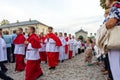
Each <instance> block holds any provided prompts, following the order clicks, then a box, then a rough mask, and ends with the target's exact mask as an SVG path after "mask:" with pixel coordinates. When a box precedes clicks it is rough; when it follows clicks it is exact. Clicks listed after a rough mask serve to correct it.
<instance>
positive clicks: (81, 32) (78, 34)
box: [75, 29, 88, 41]
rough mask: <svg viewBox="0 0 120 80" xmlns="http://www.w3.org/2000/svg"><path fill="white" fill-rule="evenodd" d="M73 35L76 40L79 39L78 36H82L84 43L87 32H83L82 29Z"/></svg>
mask: <svg viewBox="0 0 120 80" xmlns="http://www.w3.org/2000/svg"><path fill="white" fill-rule="evenodd" d="M75 35H76V38H79V37H80V36H82V37H83V39H84V40H85V41H86V40H87V38H88V32H86V31H84V30H83V29H80V30H79V31H77V32H76V33H75Z"/></svg>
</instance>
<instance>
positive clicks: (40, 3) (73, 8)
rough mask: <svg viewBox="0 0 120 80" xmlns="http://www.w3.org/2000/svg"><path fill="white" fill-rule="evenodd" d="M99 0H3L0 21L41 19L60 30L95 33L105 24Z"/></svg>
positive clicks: (0, 6)
mask: <svg viewBox="0 0 120 80" xmlns="http://www.w3.org/2000/svg"><path fill="white" fill-rule="evenodd" d="M99 1H100V0H0V21H2V20H3V19H7V20H9V21H10V23H12V22H16V21H17V20H19V21H27V20H29V19H30V18H31V19H32V20H38V21H40V22H42V23H44V24H46V25H48V26H52V27H54V28H55V31H57V32H67V33H72V34H74V33H75V32H76V31H78V30H80V29H81V28H82V29H84V30H85V31H88V33H95V32H96V30H97V29H98V28H99V26H100V25H101V24H102V22H103V20H104V17H103V14H104V10H103V9H102V8H101V7H100V2H99Z"/></svg>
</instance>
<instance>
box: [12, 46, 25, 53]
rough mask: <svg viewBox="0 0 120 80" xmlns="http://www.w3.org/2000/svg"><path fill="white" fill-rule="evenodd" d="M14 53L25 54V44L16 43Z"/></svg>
mask: <svg viewBox="0 0 120 80" xmlns="http://www.w3.org/2000/svg"><path fill="white" fill-rule="evenodd" d="M14 54H21V55H25V45H24V44H15V49H14Z"/></svg>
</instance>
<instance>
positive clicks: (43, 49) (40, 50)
mask: <svg viewBox="0 0 120 80" xmlns="http://www.w3.org/2000/svg"><path fill="white" fill-rule="evenodd" d="M40 45H41V48H40V49H39V52H44V51H46V46H45V44H43V43H40Z"/></svg>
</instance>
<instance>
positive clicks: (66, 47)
mask: <svg viewBox="0 0 120 80" xmlns="http://www.w3.org/2000/svg"><path fill="white" fill-rule="evenodd" d="M65 40H66V42H68V37H66V38H65ZM65 53H66V54H67V53H68V45H67V44H66V45H65Z"/></svg>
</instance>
